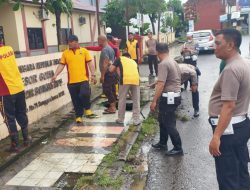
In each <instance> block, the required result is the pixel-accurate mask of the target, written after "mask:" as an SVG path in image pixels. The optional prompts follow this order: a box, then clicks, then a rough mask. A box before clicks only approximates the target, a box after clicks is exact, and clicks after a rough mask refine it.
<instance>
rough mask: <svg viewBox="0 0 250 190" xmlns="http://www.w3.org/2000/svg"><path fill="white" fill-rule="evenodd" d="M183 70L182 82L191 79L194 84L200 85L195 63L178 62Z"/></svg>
mask: <svg viewBox="0 0 250 190" xmlns="http://www.w3.org/2000/svg"><path fill="white" fill-rule="evenodd" d="M178 66H179V68H180V71H181V84H183V83H184V82H186V81H189V80H190V81H191V84H192V85H198V77H197V73H196V70H195V67H194V66H193V65H188V64H178Z"/></svg>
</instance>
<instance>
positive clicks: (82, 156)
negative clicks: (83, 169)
mask: <svg viewBox="0 0 250 190" xmlns="http://www.w3.org/2000/svg"><path fill="white" fill-rule="evenodd" d="M90 157H91V154H78V155H77V157H76V159H78V160H88V159H89V158H90Z"/></svg>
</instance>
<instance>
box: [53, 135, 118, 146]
mask: <svg viewBox="0 0 250 190" xmlns="http://www.w3.org/2000/svg"><path fill="white" fill-rule="evenodd" d="M116 140H117V138H102V137H96V138H91V137H76V138H65V139H58V140H56V142H55V145H60V146H87V147H109V146H111V145H112V144H113V143H114V142H115V141H116Z"/></svg>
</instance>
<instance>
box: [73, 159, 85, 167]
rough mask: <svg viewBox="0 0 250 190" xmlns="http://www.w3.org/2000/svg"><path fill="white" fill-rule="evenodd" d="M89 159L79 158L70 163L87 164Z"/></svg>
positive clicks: (74, 164) (76, 164) (75, 164)
mask: <svg viewBox="0 0 250 190" xmlns="http://www.w3.org/2000/svg"><path fill="white" fill-rule="evenodd" d="M86 163H87V160H79V159H75V160H74V161H73V162H72V163H71V164H70V165H72V166H81V165H83V164H86Z"/></svg>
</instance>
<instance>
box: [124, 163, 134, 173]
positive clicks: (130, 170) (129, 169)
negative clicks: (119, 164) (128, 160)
mask: <svg viewBox="0 0 250 190" xmlns="http://www.w3.org/2000/svg"><path fill="white" fill-rule="evenodd" d="M123 172H125V173H129V174H133V173H135V168H134V166H132V165H130V164H125V165H124V166H123Z"/></svg>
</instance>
